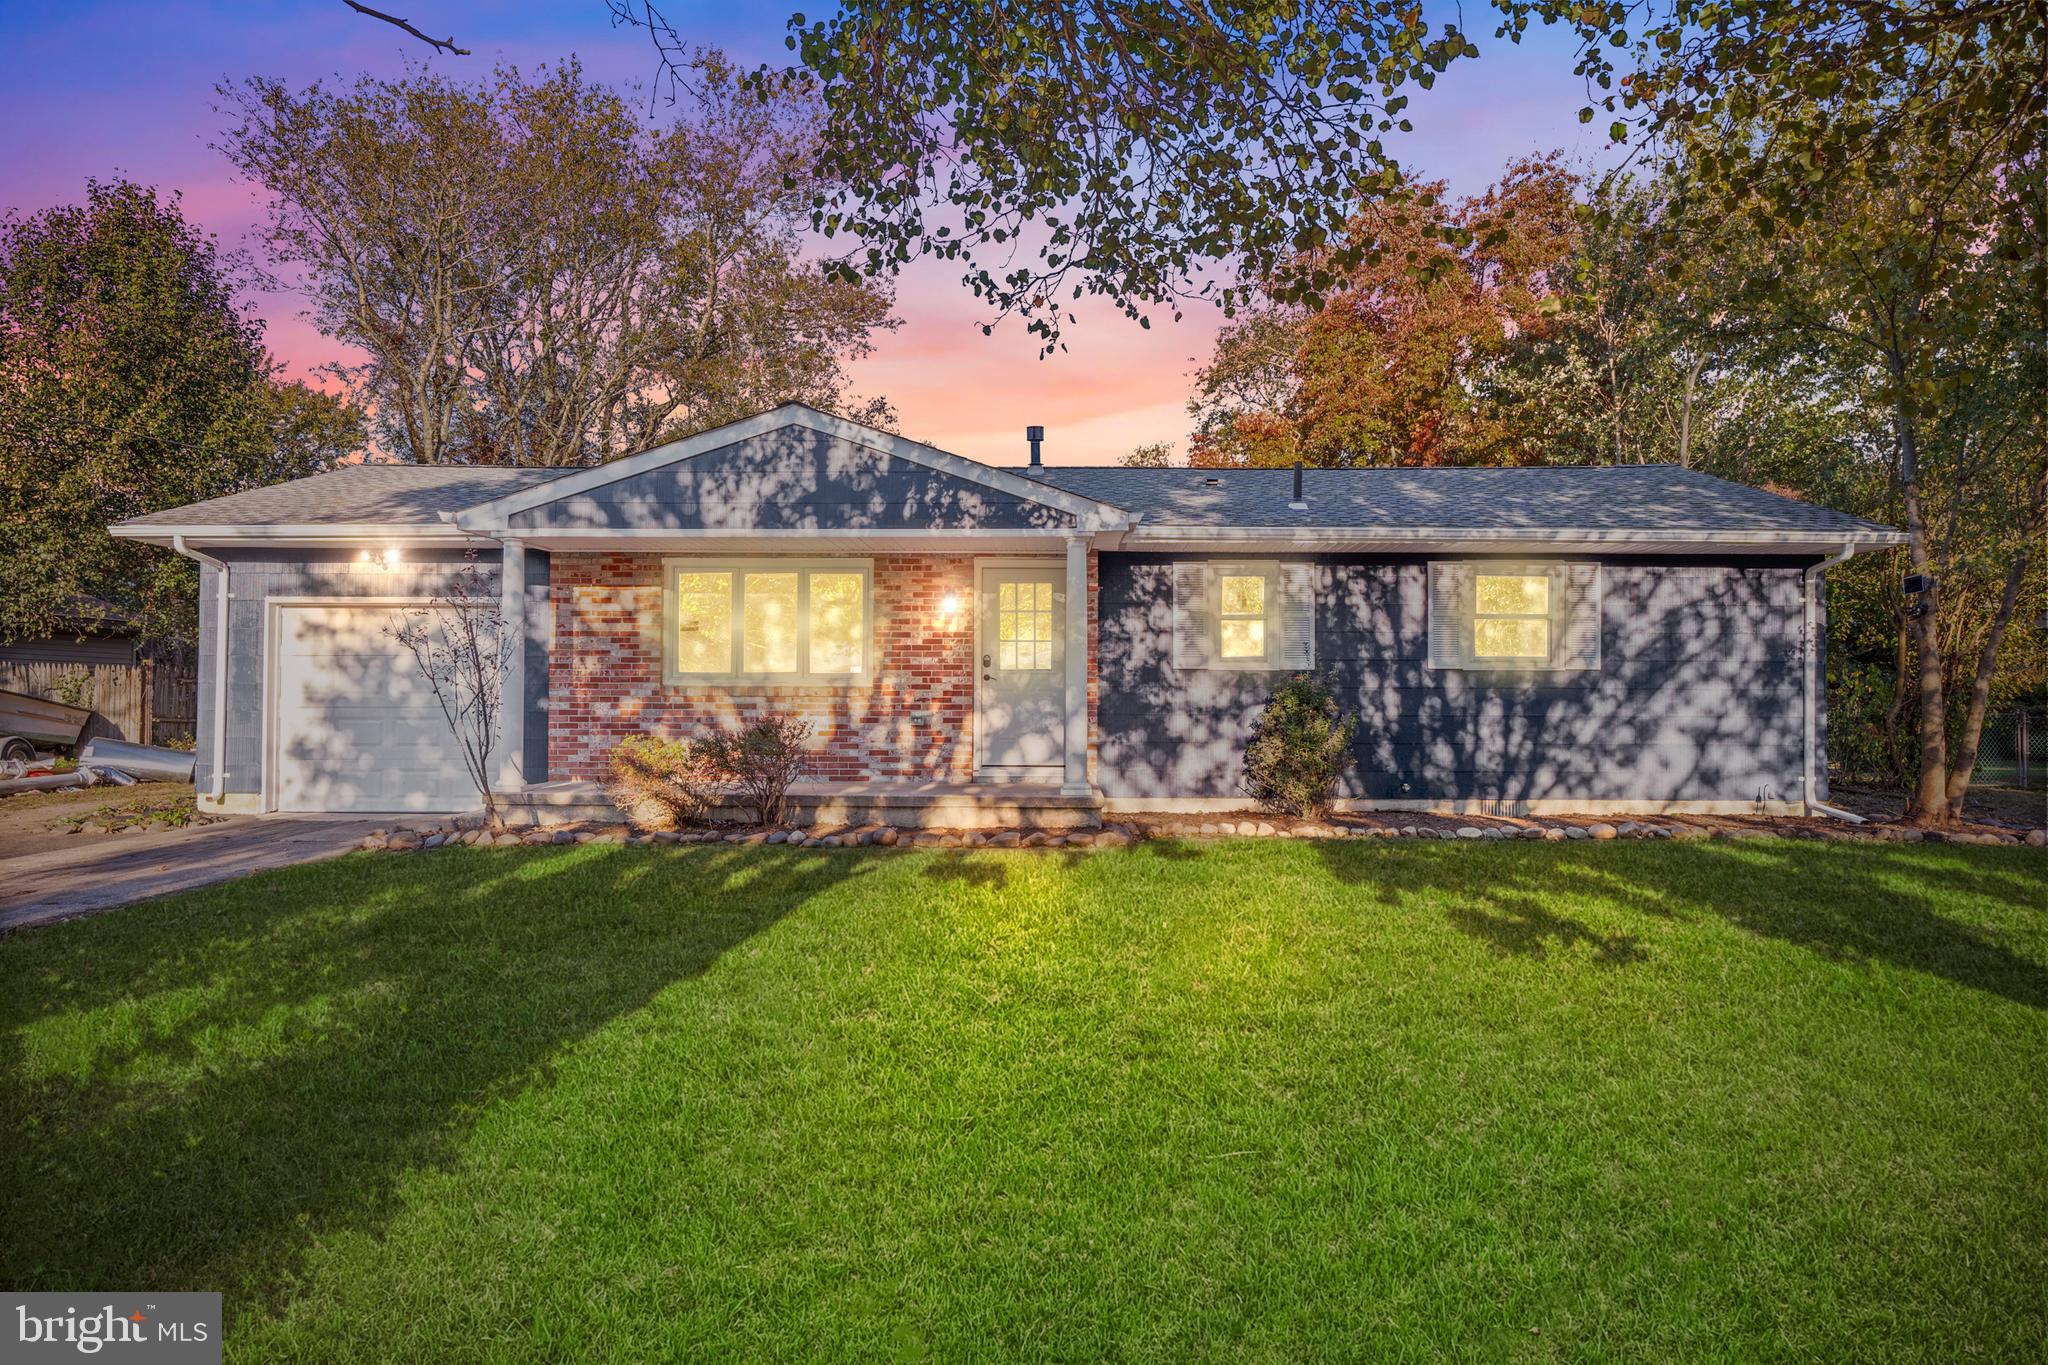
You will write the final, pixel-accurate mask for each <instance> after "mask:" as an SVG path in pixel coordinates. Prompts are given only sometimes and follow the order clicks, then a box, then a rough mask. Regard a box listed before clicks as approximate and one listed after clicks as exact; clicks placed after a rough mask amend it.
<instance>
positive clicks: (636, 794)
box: [604, 735, 718, 829]
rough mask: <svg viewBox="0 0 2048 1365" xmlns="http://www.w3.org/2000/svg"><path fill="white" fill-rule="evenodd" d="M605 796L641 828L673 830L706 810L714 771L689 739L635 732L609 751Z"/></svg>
mask: <svg viewBox="0 0 2048 1365" xmlns="http://www.w3.org/2000/svg"><path fill="white" fill-rule="evenodd" d="M610 763H611V773H610V775H609V776H608V777H607V778H606V779H605V784H604V790H605V795H606V796H609V797H610V798H611V799H612V804H613V805H615V806H617V807H618V808H619V809H620V810H622V811H624V812H625V813H626V818H627V819H629V820H631V821H632V822H633V823H634V824H635V825H638V826H639V827H641V828H642V829H675V828H677V827H678V826H681V825H686V824H688V823H689V822H690V821H692V820H694V819H696V818H697V817H698V816H699V815H702V814H703V813H704V808H705V807H706V806H708V805H710V804H711V798H712V797H713V796H714V795H715V794H716V792H717V785H718V775H717V774H716V773H715V772H713V771H712V769H711V767H710V765H709V764H707V763H706V762H705V761H704V757H703V755H702V754H701V753H700V752H699V751H698V750H697V749H696V748H693V747H692V746H691V745H690V743H689V741H687V740H680V739H658V738H656V737H655V736H653V735H634V736H633V737H632V738H630V739H627V740H624V741H622V742H621V743H620V744H619V745H618V747H617V748H615V749H613V750H612V751H611V755H610Z"/></svg>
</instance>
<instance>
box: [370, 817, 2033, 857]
mask: <svg viewBox="0 0 2048 1365" xmlns="http://www.w3.org/2000/svg"><path fill="white" fill-rule="evenodd" d="M1760 838H1780V839H1816V840H1834V841H1845V842H1857V843H1879V842H1882V843H1922V842H1925V843H1955V844H1980V845H1985V846H1996V845H2011V846H2017V845H2022V844H2025V845H2029V846H2031V847H2034V848H2040V847H2043V846H2044V845H2048V830H2044V829H2038V828H2037V829H2031V830H2025V829H2013V828H2008V827H2001V826H1995V825H1969V826H1963V827H1959V828H1957V829H1953V830H1922V829H1917V828H1914V827H1911V826H1907V825H1897V824H1863V825H1854V824H1849V823H1847V822H1845V821H1839V820H1831V819H1822V818H1813V817H1770V816H1728V815H1711V816H1709V815H1688V816H1684V817H1679V818H1672V817H1665V816H1658V817H1638V818H1633V819H1631V818H1625V817H1606V818H1601V817H1593V816H1551V817H1544V818H1521V817H1504V816H1461V815H1437V814H1432V813H1424V812H1414V811H1382V812H1374V813H1365V814H1355V815H1352V814H1347V815H1332V816H1329V817H1327V818H1325V819H1322V820H1300V819H1294V818H1290V817H1287V816H1280V815H1271V814H1261V813H1258V812H1233V813H1230V814H1225V815H1164V814H1161V815H1131V816H1127V817H1124V818H1122V819H1119V820H1116V821H1113V822H1111V823H1109V824H1107V825H1105V826H1104V827H1103V828H1101V829H1075V830H1061V829H922V828H910V827H902V826H896V825H883V824H865V825H843V824H841V825H815V826H810V827H768V828H764V827H762V826H759V825H739V826H734V825H701V826H692V827H690V828H687V829H682V830H643V829H637V828H635V827H634V826H633V825H631V824H626V823H618V822H613V823H599V822H590V821H584V822H577V823H569V824H558V825H538V826H527V827H524V828H510V827H507V828H498V829H492V828H489V827H486V826H485V825H484V824H483V822H482V820H481V818H480V817H475V816H471V817H461V818H458V819H456V820H452V821H446V822H443V823H439V824H434V825H418V826H393V827H392V828H391V829H388V830H377V831H374V832H372V833H371V834H369V835H368V836H366V837H365V838H364V839H363V841H362V847H363V848H365V849H372V850H382V851H386V852H394V853H410V852H421V851H426V850H431V849H436V848H443V847H450V846H456V845H464V846H475V847H497V848H515V847H522V846H523V847H538V846H541V845H547V844H587V843H613V844H633V845H648V844H719V843H723V844H738V845H781V846H784V847H789V848H866V847H883V848H1045V849H1079V848H1121V847H1127V846H1128V845H1130V844H1132V843H1135V842H1137V841H1139V840H1144V839H1440V840H1447V841H1451V842H1473V843H1483V842H1492V843H1500V842H1505V841H1509V840H1516V839H1530V840H1544V841H1547V842H1550V843H1562V842H1566V841H1569V840H1584V841H1592V842H1607V841H1610V840H1615V839H1760Z"/></svg>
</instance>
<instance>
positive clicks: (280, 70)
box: [0, 0, 1604, 463]
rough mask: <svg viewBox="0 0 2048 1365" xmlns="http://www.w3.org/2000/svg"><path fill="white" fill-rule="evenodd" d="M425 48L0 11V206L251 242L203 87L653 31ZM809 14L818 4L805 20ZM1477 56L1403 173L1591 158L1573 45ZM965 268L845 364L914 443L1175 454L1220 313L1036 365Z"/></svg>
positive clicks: (735, 29)
mask: <svg viewBox="0 0 2048 1365" xmlns="http://www.w3.org/2000/svg"><path fill="white" fill-rule="evenodd" d="M377 7H378V8H380V9H387V10H389V11H391V12H393V13H398V14H402V15H404V16H405V17H406V18H408V19H411V20H412V21H413V22H414V23H415V24H417V25H418V26H419V27H420V28H421V29H423V30H425V31H427V32H429V33H433V34H436V35H444V34H448V33H451V32H452V33H453V35H454V36H455V38H456V40H457V41H458V42H459V43H461V44H462V45H463V46H466V47H469V48H471V49H473V51H474V54H475V55H473V56H470V57H464V58H449V57H433V56H430V55H429V54H428V52H427V49H426V48H425V47H423V46H422V45H420V44H418V43H416V42H414V41H413V40H412V39H410V38H407V37H406V36H405V35H403V34H401V33H399V32H398V31H397V30H396V29H392V28H389V27H387V26H386V25H383V24H380V23H377V22H375V21H373V20H369V19H365V18H362V17H360V16H358V15H355V14H353V13H352V12H350V11H349V10H348V8H347V7H346V6H345V5H343V4H342V3H341V0H271V2H268V3H261V2H255V3H227V0H217V2H216V3H199V2H198V0H149V3H140V2H139V0H119V2H110V3H71V4H51V3H36V2H34V0H0V34H4V35H5V46H4V56H0V70H4V79H0V147H4V148H5V149H6V151H5V157H4V162H0V207H5V208H10V209H15V210H19V211H22V212H33V211H34V210H37V209H41V208H45V207H47V206H49V205H51V204H55V203H61V202H64V201H67V200H73V199H76V198H79V197H80V196H81V195H82V192H83V187H84V183H85V180H86V178H87V177H88V176H100V177H102V178H105V177H109V176H113V175H117V174H119V175H126V176H129V177H131V178H133V179H136V180H140V181H143V182H146V183H150V184H154V185H157V186H159V187H160V188H162V189H165V190H179V191H182V192H183V194H184V198H185V209H186V212H187V213H188V214H189V215H190V216H191V217H192V218H193V219H195V220H196V221H197V222H199V223H200V224H202V225H204V226H205V227H207V228H208V229H210V230H212V231H213V232H215V233H216V234H217V235H218V236H219V237H220V239H221V241H222V243H223V244H224V245H227V246H243V245H246V241H245V234H246V232H247V231H248V229H249V227H250V226H251V224H253V223H254V222H255V221H256V219H257V216H258V214H257V209H256V198H255V195H254V193H253V192H252V190H251V187H249V186H247V185H244V184H241V183H238V182H237V181H236V180H235V179H234V178H233V177H232V176H230V174H229V173H228V170H227V168H226V166H225V164H224V163H223V162H222V161H221V159H220V157H219V156H218V155H217V154H215V153H214V152H213V151H212V150H210V149H209V147H208V143H209V141H210V140H211V139H212V137H213V135H214V134H215V132H216V131H217V129H218V127H219V126H220V122H221V120H220V119H219V116H218V115H216V114H215V112H214V108H213V105H214V101H215V97H214V94H213V87H214V85H215V84H216V83H217V82H218V81H220V80H222V79H224V78H226V79H239V78H241V77H243V76H248V75H256V74H264V75H271V76H281V77H284V78H286V79H288V80H292V81H295V82H299V83H305V82H310V81H312V80H314V79H316V78H319V77H322V76H332V75H340V76H344V77H353V76H354V75H356V74H358V73H361V72H371V73H376V74H383V75H391V74H396V73H398V72H399V71H400V70H401V69H402V67H403V64H404V63H405V62H406V61H432V62H435V63H437V64H439V65H442V66H453V67H455V68H456V69H457V70H459V71H475V72H478V73H483V72H485V71H487V70H488V69H489V67H490V65H491V63H492V62H494V61H497V60H501V59H502V60H509V61H512V62H515V63H518V64H520V65H523V66H526V65H533V64H537V63H539V62H542V61H547V60H552V59H555V58H558V57H561V56H564V55H566V54H568V53H571V52H573V53H576V54H577V55H579V56H581V57H582V58H583V60H584V63H585V65H586V67H587V68H588V69H589V70H590V71H591V72H592V74H594V75H596V76H599V77H602V78H606V79H611V80H616V81H621V82H628V81H640V82H644V81H646V80H647V79H648V78H649V77H651V75H652V72H653V61H652V58H651V54H650V52H649V49H648V48H647V45H646V41H645V37H644V35H642V34H639V33H637V32H632V31H627V30H616V31H615V30H614V29H613V28H612V27H611V25H610V23H609V20H608V17H607V14H606V11H605V6H604V4H603V0H553V3H548V4H532V5H520V4H511V3H505V0H389V3H388V4H387V3H379V4H378V6H377ZM792 8H793V6H792V5H791V4H789V3H787V0H785V3H780V4H756V3H745V2H744V0H734V2H733V3H726V4H719V5H706V4H681V3H677V4H671V5H669V6H668V7H667V12H668V13H669V15H670V17H671V19H672V20H673V21H674V22H675V23H676V25H677V26H678V28H680V29H682V30H683V32H684V33H685V35H686V36H687V37H688V38H690V39H691V40H693V41H699V42H703V43H706V44H712V45H717V46H721V47H724V48H725V49H726V50H727V51H729V52H731V53H733V54H734V55H735V56H736V57H738V58H739V59H740V60H742V61H743V62H746V63H748V64H752V63H755V62H761V61H780V60H783V59H784V58H785V56H786V54H785V52H784V50H783V47H782V33H783V24H784V21H785V19H786V18H787V16H788V14H789V12H790V10H791V9H792ZM814 8H821V7H814ZM1465 17H1466V21H1467V22H1468V23H1469V24H1471V25H1472V26H1473V27H1474V28H1476V29H1479V30H1481V31H1480V32H1478V33H1476V34H1475V35H1474V40H1475V41H1476V42H1477V43H1478V44H1479V48H1480V52H1481V55H1480V57H1479V58H1478V59H1477V60H1476V61H1467V62H1463V63H1460V64H1458V65H1457V66H1456V67H1454V68H1453V70H1452V72H1451V73H1450V74H1449V75H1448V76H1446V77H1445V78H1443V79H1442V80H1440V81H1439V82H1438V83H1437V86H1436V88H1435V89H1434V90H1431V91H1418V92H1416V100H1415V103H1414V105H1413V106H1412V107H1411V111H1410V113H1411V117H1412V118H1413V119H1414V121H1415V124H1416V131H1415V133H1414V134H1413V135H1411V136H1410V137H1408V138H1406V139H1405V140H1404V141H1402V142H1401V143H1399V144H1397V145H1396V150H1397V152H1398V154H1399V155H1400V156H1401V157H1402V158H1403V159H1404V160H1405V161H1406V162H1407V163H1408V164H1409V165H1410V166H1411V167H1413V168H1414V169H1416V170H1418V171H1420V172H1423V173H1425V174H1428V175H1430V176H1436V177H1442V178H1444V179H1447V180H1448V181H1449V182H1450V184H1451V187H1452V189H1453V190H1455V191H1458V192H1464V193H1469V192H1472V191H1476V190H1478V189H1481V188H1483V187H1484V186H1485V185H1486V184H1487V183H1488V182H1489V181H1490V180H1492V179H1493V178H1494V177H1495V176H1496V175H1497V174H1498V172H1499V171H1500V169H1501V167H1502V166H1503V165H1505V164H1506V163H1507V161H1508V160H1509V159H1511V158H1512V157H1515V156H1517V155H1521V154H1523V153H1526V152H1533V151H1544V150H1550V149H1562V150H1563V151H1564V152H1565V153H1566V154H1567V155H1568V156H1573V157H1593V156H1598V155H1600V154H1601V152H1602V149H1603V146H1604V138H1603V137H1602V136H1601V135H1600V134H1599V133H1598V132H1597V131H1595V130H1596V129H1597V127H1598V126H1599V124H1598V123H1597V122H1596V124H1595V125H1592V126H1581V125H1580V124H1579V122H1578V119H1577V111H1578V108H1579V106H1580V104H1581V103H1583V90H1582V87H1581V85H1580V83H1579V81H1578V80H1577V78H1575V77H1574V76H1573V75H1572V74H1571V66H1572V57H1571V45H1570V42H1569V40H1568V38H1566V37H1565V36H1563V35H1560V34H1557V33H1553V32H1539V33H1537V34H1535V35H1534V36H1533V37H1532V38H1531V39H1529V40H1527V41H1525V42H1524V43H1523V44H1522V45H1521V46H1520V47H1516V46H1514V45H1511V44H1508V43H1506V42H1497V41H1495V40H1494V39H1493V38H1492V37H1491V36H1490V34H1491V30H1492V22H1493V18H1492V11H1491V10H1490V9H1486V8H1482V7H1473V8H1468V9H1466V10H1465ZM957 280H958V270H957V267H946V266H943V265H919V266H914V267H913V268H912V269H911V270H910V271H909V272H908V273H907V274H906V275H905V276H904V277H903V279H902V280H901V281H900V283H899V286H898V312H899V314H900V315H901V316H902V318H903V320H904V325H903V326H902V328H901V329H900V330H898V331H897V332H896V333H894V334H893V335H891V336H888V337H886V338H884V339H883V340H882V342H881V343H880V345H879V346H878V347H877V349H876V353H875V355H873V356H872V357H870V358H869V359H867V360H865V361H863V362H861V363H860V364H859V365H857V366H856V367H855V370H854V382H855V386H856V388H857V389H858V390H859V391H860V392H861V393H863V394H870V395H871V394H885V395H887V396H888V397H889V398H890V399H891V400H892V401H893V402H894V403H895V404H896V407H897V409H898V411H899V412H901V414H902V417H903V428H904V431H905V433H906V434H908V435H911V436H914V437H917V438H918V439H920V440H926V441H931V442H933V443H934V444H937V445H941V446H944V447H946V448H948V449H952V450H956V451H959V452H960V453H961V454H964V455H971V456H974V457H976V458H980V459H985V460H988V461H991V462H995V463H1008V462H1011V461H1014V460H1016V459H1018V458H1019V457H1020V451H1021V449H1022V432H1023V428H1024V426H1025V425H1026V424H1027V423H1031V422H1039V423H1043V424H1044V425H1046V426H1047V427H1048V428H1049V430H1048V433H1047V454H1048V458H1055V459H1058V460H1059V461H1061V462H1063V463H1066V462H1071V463H1108V462H1113V461H1114V460H1116V459H1117V458H1118V457H1119V456H1120V455H1122V454H1123V453H1124V452H1125V451H1127V450H1129V449H1130V448H1131V447H1132V446H1134V445H1138V444H1141V443H1143V442H1147V441H1158V440H1171V441H1176V442H1182V443H1183V448H1184V440H1185V436H1186V432H1187V427H1188V419H1187V414H1186V403H1187V397H1188V391H1189V372H1190V371H1191V370H1192V369H1193V368H1194V367H1195V366H1196V365H1197V364H1199V363H1200V362H1201V361H1202V360H1203V359H1204V358H1206V356H1207V354H1208V352H1209V347H1210V342H1211V339H1212V337H1213V336H1214V334H1215V329H1216V325H1217V321H1218V319H1217V316H1216V315H1215V314H1214V313H1213V312H1212V311H1211V310H1208V309H1201V310H1199V311H1197V312H1193V313H1190V314H1189V316H1188V317H1187V319H1186V320H1185V321H1183V322H1181V323H1180V324H1178V325H1175V324H1174V323H1172V322H1171V320H1170V319H1168V318H1165V317H1155V318H1154V319H1153V324H1152V328H1151V329H1150V330H1149V331H1146V330H1140V329H1139V328H1138V326H1137V325H1136V324H1135V323H1131V322H1126V321H1125V320H1124V319H1122V318H1121V317H1119V316H1116V315H1115V314H1113V313H1109V312H1108V311H1106V310H1103V309H1096V310H1093V311H1084V312H1083V313H1082V316H1081V324H1080V325H1079V326H1078V327H1076V328H1073V329H1071V331H1070V333H1069V336H1068V347H1069V350H1068V352H1067V353H1066V354H1063V355H1055V356H1053V357H1051V358H1049V359H1046V360H1043V361H1041V360H1039V359H1037V358H1036V356H1037V346H1036V344H1035V342H1034V340H1033V338H1031V337H1030V336H1028V335H1027V334H1026V333H1025V332H1024V330H1023V328H1022V327H1021V326H1017V325H1015V324H1013V323H1012V324H1005V325H1003V326H1000V327H998V328H997V330H996V334H995V335H994V336H993V337H983V336H982V335H981V333H980V331H979V328H978V326H977V324H978V323H979V322H981V321H982V320H983V319H984V316H985V313H984V310H982V309H981V308H979V307H978V306H977V304H976V302H975V300H974V299H973V298H972V296H971V295H969V294H968V292H967V291H966V289H965V288H964V287H962V286H961V285H959V284H958V282H957ZM253 302H254V303H255V304H256V306H257V311H258V312H259V313H260V314H261V315H262V316H263V318H264V319H265V320H266V321H267V323H268V329H267V336H268V339H269V343H270V346H271V349H272V350H273V351H275V352H276V353H277V355H278V356H279V357H280V358H282V359H283V360H285V361H286V362H287V363H288V365H289V366H290V367H291V368H292V370H293V371H294V372H296V373H301V374H303V373H305V372H307V371H308V370H310V369H311V367H313V366H315V365H318V364H320V363H321V362H322V361H325V360H329V359H332V358H334V357H336V356H337V355H338V354H339V351H338V348H337V347H336V346H335V345H334V343H332V342H330V341H328V340H327V339H326V338H325V337H322V336H321V335H320V334H319V333H318V332H316V331H314V330H313V329H312V328H311V327H310V326H308V325H307V324H306V323H305V322H303V321H302V320H301V319H300V318H299V317H298V312H299V309H300V307H301V304H300V302H299V300H297V299H295V298H293V297H291V296H289V295H263V296H260V297H258V298H256V299H254V300H253Z"/></svg>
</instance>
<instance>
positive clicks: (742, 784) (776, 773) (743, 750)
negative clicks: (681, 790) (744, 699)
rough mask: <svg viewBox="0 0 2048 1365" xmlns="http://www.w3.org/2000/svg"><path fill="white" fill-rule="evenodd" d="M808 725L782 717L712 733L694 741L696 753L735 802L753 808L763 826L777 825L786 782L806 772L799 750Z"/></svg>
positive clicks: (805, 741) (808, 735)
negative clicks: (736, 799)
mask: <svg viewBox="0 0 2048 1365" xmlns="http://www.w3.org/2000/svg"><path fill="white" fill-rule="evenodd" d="M810 738H811V723H810V722H809V721H807V720H793V719H789V718H787V717H782V718H776V719H770V720H757V721H755V722H754V723H753V724H751V725H749V726H746V727H745V728H744V729H740V730H731V731H728V730H714V731H712V732H711V733H710V734H709V735H707V736H705V737H704V738H703V739H701V740H699V741H698V742H697V746H696V753H697V755H698V757H699V758H701V759H702V760H703V762H704V764H705V766H706V768H707V769H708V770H709V771H710V772H712V773H713V774H715V775H716V776H717V778H718V780H719V781H721V782H723V783H726V784H728V785H729V786H731V787H732V789H733V791H734V794H735V795H737V796H738V797H739V799H740V801H741V802H742V803H743V804H745V805H749V806H752V807H753V808H754V818H755V819H756V821H758V822H759V823H761V824H764V825H779V824H781V823H782V816H783V811H784V809H785V808H786V807H787V805H788V800H789V784H790V783H792V782H794V781H796V780H797V779H798V778H800V777H802V776H803V775H804V774H805V773H806V772H808V771H810V766H811V756H810V753H809V752H808V751H807V749H806V748H805V745H807V744H808V743H809V742H810Z"/></svg>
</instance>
